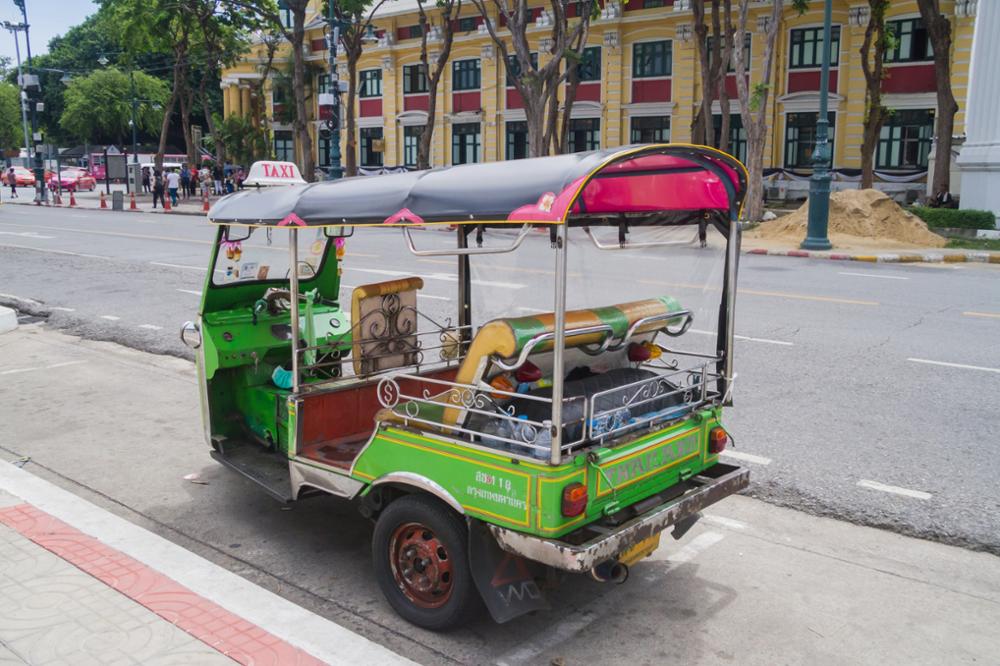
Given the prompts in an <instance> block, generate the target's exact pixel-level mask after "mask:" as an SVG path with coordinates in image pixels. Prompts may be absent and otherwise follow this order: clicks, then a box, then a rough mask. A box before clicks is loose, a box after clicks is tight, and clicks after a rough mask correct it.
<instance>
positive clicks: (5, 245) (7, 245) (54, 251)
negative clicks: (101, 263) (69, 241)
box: [0, 243, 111, 260]
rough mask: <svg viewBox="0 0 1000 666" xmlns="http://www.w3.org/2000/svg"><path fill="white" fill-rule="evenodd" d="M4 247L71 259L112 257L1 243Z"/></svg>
mask: <svg viewBox="0 0 1000 666" xmlns="http://www.w3.org/2000/svg"><path fill="white" fill-rule="evenodd" d="M0 245H2V246H3V247H16V248H17V249H19V250H34V251H35V252H48V253H50V254H68V255H69V256H71V257H86V258H88V259H108V260H110V259H111V257H104V256H101V255H99V254H87V253H85V252H70V251H69V250H53V249H42V248H40V247H31V246H30V245H15V244H14V243H0Z"/></svg>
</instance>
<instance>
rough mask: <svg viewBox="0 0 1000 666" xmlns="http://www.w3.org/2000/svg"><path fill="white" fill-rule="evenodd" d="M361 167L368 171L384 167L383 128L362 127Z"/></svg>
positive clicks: (360, 132) (360, 133)
mask: <svg viewBox="0 0 1000 666" xmlns="http://www.w3.org/2000/svg"><path fill="white" fill-rule="evenodd" d="M359 135H360V139H361V140H360V142H359V144H360V149H361V156H360V162H361V166H363V167H365V168H366V169H371V168H378V167H381V166H382V128H381V127H362V128H361V130H360V131H359Z"/></svg>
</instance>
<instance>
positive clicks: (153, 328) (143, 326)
mask: <svg viewBox="0 0 1000 666" xmlns="http://www.w3.org/2000/svg"><path fill="white" fill-rule="evenodd" d="M139 328H145V329H148V330H150V331H162V330H163V327H162V326H155V325H153V324H139Z"/></svg>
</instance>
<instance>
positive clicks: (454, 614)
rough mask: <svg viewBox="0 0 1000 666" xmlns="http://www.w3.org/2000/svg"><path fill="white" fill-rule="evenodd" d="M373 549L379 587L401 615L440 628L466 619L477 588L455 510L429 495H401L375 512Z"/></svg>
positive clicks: (460, 523) (464, 529)
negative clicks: (376, 517) (376, 518)
mask: <svg viewBox="0 0 1000 666" xmlns="http://www.w3.org/2000/svg"><path fill="white" fill-rule="evenodd" d="M372 550H373V553H372V554H373V558H374V566H375V576H376V578H377V579H378V584H379V587H380V588H381V589H382V593H383V594H384V595H385V598H386V600H387V601H388V602H389V604H390V605H391V606H392V608H393V610H395V611H396V612H397V613H399V615H401V616H402V617H403V618H404V619H405V620H407V621H408V622H411V623H413V624H415V625H417V626H419V627H423V628H425V629H431V630H435V631H440V630H445V629H451V628H453V627H456V626H458V625H460V624H462V623H464V622H466V621H467V620H468V619H469V614H470V611H472V609H473V608H474V606H475V604H476V603H477V600H478V593H477V592H476V587H475V583H474V582H473V580H472V574H471V572H470V571H469V557H468V533H467V528H466V526H465V523H464V522H463V521H462V519H461V518H460V517H459V516H458V515H457V514H456V513H455V512H454V511H452V510H451V509H449V508H447V507H445V506H444V505H442V504H441V503H440V502H438V501H436V500H434V499H431V498H429V497H425V496H420V495H407V496H405V497H402V498H400V499H398V500H396V501H395V502H393V503H392V504H390V505H389V506H388V507H387V508H386V509H385V510H384V511H383V512H382V514H381V515H380V516H379V518H378V522H377V523H376V524H375V535H374V539H373V545H372Z"/></svg>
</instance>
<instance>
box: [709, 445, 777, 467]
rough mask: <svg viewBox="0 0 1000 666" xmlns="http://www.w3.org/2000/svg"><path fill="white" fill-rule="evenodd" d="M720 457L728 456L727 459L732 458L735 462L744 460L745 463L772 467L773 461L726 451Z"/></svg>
mask: <svg viewBox="0 0 1000 666" xmlns="http://www.w3.org/2000/svg"><path fill="white" fill-rule="evenodd" d="M720 455H723V456H726V457H727V458H732V459H734V460H742V461H743V462H748V463H753V464H755V465H770V464H771V459H770V458H765V457H764V456H755V455H754V454H752V453H743V452H742V451H731V450H729V449H726V450H725V451H723V452H722V453H721V454H720Z"/></svg>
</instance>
